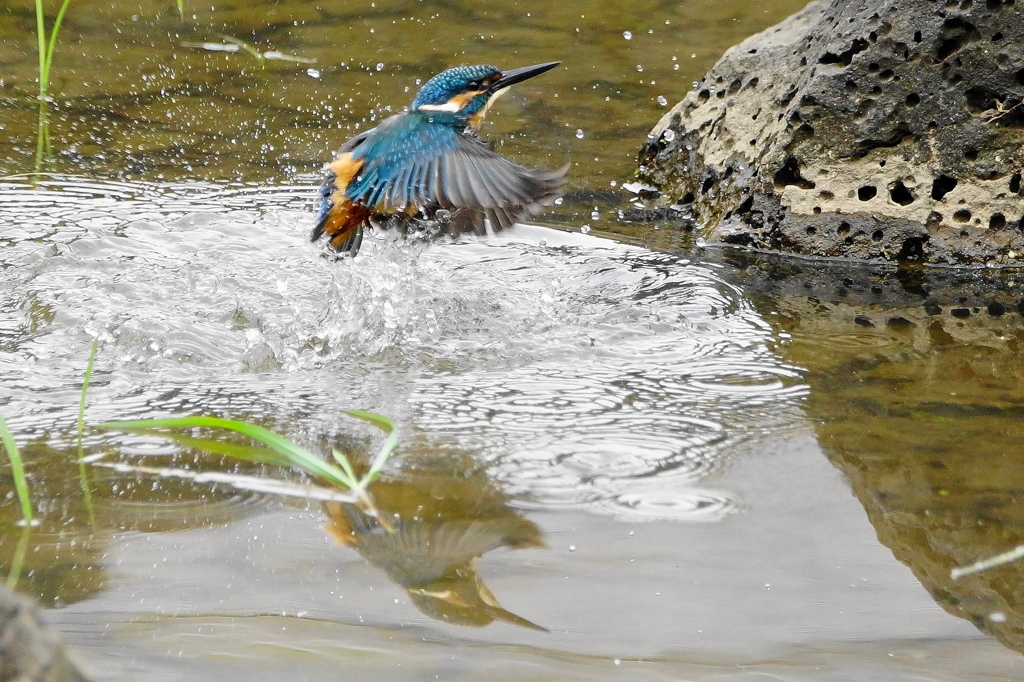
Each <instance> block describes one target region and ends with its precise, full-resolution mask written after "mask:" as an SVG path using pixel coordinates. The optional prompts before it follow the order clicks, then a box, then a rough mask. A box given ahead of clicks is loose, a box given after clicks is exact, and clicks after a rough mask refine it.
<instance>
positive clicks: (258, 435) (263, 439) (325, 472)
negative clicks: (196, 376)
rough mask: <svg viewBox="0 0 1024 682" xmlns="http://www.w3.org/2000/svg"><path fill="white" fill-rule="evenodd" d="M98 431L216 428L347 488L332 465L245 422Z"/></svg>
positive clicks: (123, 425)
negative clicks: (236, 435) (261, 444)
mask: <svg viewBox="0 0 1024 682" xmlns="http://www.w3.org/2000/svg"><path fill="white" fill-rule="evenodd" d="M97 428H101V429H108V430H117V431H137V430H140V429H141V430H149V431H151V430H153V429H191V428H213V429H226V430H228V431H234V432H236V433H240V434H242V435H243V436H248V437H249V438H252V439H253V440H255V441H259V442H260V443H263V444H264V445H266V446H267V447H269V448H271V449H272V450H275V451H276V452H278V453H280V454H281V455H283V456H284V457H286V458H287V459H288V462H289V464H290V465H291V466H293V467H296V468H298V469H301V470H303V471H305V472H306V473H308V474H312V475H314V476H319V477H320V478H323V479H325V480H328V481H331V482H334V483H337V484H339V485H343V486H346V487H347V485H348V483H347V481H346V476H345V473H344V472H343V471H342V470H340V469H338V467H336V466H334V465H333V464H331V463H330V462H327V461H325V460H323V459H321V458H319V457H317V456H316V455H314V454H313V453H311V452H309V451H308V450H305V449H303V448H301V447H299V446H298V445H296V444H295V443H293V442H291V441H290V440H288V439H287V438H285V437H283V436H279V435H277V434H276V433H274V432H273V431H269V430H267V429H265V428H263V427H262V426H256V425H255V424H247V423H246V422H240V421H234V420H231V419H219V418H217V417H178V418H173V419H142V420H138V421H127V422H106V423H103V424H99V425H97Z"/></svg>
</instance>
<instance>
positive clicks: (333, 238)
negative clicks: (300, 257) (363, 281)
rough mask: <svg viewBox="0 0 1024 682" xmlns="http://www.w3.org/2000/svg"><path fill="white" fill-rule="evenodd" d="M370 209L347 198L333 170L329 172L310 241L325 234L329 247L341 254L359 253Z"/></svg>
mask: <svg viewBox="0 0 1024 682" xmlns="http://www.w3.org/2000/svg"><path fill="white" fill-rule="evenodd" d="M368 215H369V212H368V211H367V210H366V207H365V206H363V205H362V204H360V203H355V202H352V201H350V200H348V199H347V198H345V196H344V194H343V193H342V192H339V191H338V188H337V185H336V184H335V177H334V173H330V172H329V173H328V174H327V177H326V178H325V180H324V184H323V186H322V187H321V188H320V213H319V214H318V215H317V219H316V224H315V225H314V226H313V231H312V233H310V236H309V240H310V241H313V242H315V241H317V240H318V239H320V238H321V237H324V236H326V237H327V240H328V244H329V245H330V247H331V248H332V249H333V250H335V251H337V252H338V253H348V254H351V255H353V256H354V255H356V253H357V252H358V251H359V245H360V244H362V241H363V224H364V223H365V222H366V220H367V217H368Z"/></svg>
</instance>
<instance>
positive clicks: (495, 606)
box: [324, 475, 547, 631]
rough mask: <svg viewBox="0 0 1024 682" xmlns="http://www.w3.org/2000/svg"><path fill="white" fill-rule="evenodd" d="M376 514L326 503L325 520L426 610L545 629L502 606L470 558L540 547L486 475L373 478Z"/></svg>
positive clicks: (467, 621) (469, 621) (477, 622)
mask: <svg viewBox="0 0 1024 682" xmlns="http://www.w3.org/2000/svg"><path fill="white" fill-rule="evenodd" d="M373 497H374V501H375V503H376V505H375V506H376V507H377V510H378V511H379V514H380V515H381V517H383V518H387V519H388V522H387V524H386V525H387V526H390V528H388V527H386V526H385V525H384V524H382V523H381V521H380V519H379V518H378V517H375V516H373V515H370V514H368V513H366V512H365V511H364V510H362V509H360V508H359V507H357V506H355V505H352V504H346V503H341V502H328V503H327V504H326V511H327V516H328V522H327V524H326V525H325V526H324V530H326V531H327V533H328V535H330V536H331V537H332V538H333V539H334V540H335V541H336V542H337V543H338V544H340V545H343V546H345V547H351V548H353V549H355V550H356V551H357V552H359V554H361V555H362V556H363V557H364V558H365V559H366V560H367V561H369V562H370V563H371V564H372V565H374V566H375V567H377V568H378V569H380V570H381V571H383V572H384V573H385V574H386V575H387V576H388V578H390V579H391V580H392V581H394V582H395V583H397V584H398V585H400V586H401V587H402V588H403V589H404V590H405V591H406V593H407V594H408V595H409V599H410V600H411V601H412V603H413V604H414V605H415V606H416V608H417V609H419V610H420V611H421V612H422V613H424V614H425V615H427V616H429V617H431V618H433V619H435V620H439V621H442V622H446V623H453V624H457V625H469V626H473V627H483V626H485V625H489V624H490V623H492V622H494V621H502V622H505V623H511V624H513V625H519V626H522V627H526V628H530V629H533V630H541V631H547V630H546V628H543V627H541V626H539V625H537V624H536V623H532V622H530V621H528V620H526V619H525V618H522V617H520V616H517V615H516V614H514V613H511V612H509V611H507V610H505V609H504V608H502V607H501V604H499V603H498V600H497V599H495V597H494V595H493V594H492V593H491V591H490V590H489V589H488V588H487V586H486V585H485V584H484V582H483V580H482V578H481V577H480V575H479V574H478V573H477V570H476V566H475V562H476V559H477V557H480V556H483V555H484V554H486V553H487V552H489V551H491V550H493V549H497V548H498V547H509V548H512V549H525V548H529V547H543V546H544V544H543V541H542V540H541V532H540V529H539V528H538V527H537V526H536V525H535V524H534V523H532V522H531V521H528V520H526V519H524V518H522V517H521V516H520V515H519V514H517V513H516V512H515V511H514V510H513V509H511V508H509V507H508V506H507V504H506V502H507V500H506V498H505V496H504V495H503V494H502V493H501V492H500V491H498V490H496V489H495V488H494V486H493V485H492V484H491V483H490V482H489V481H486V479H483V480H481V478H475V479H474V478H470V479H463V480H458V479H452V478H450V477H446V476H432V475H428V476H422V475H416V476H415V478H414V479H412V480H403V481H401V482H393V481H378V482H377V483H375V484H374V485H373Z"/></svg>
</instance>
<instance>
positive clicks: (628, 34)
mask: <svg viewBox="0 0 1024 682" xmlns="http://www.w3.org/2000/svg"><path fill="white" fill-rule="evenodd" d="M622 37H623V38H625V39H626V40H632V39H633V32H632V31H623V32H622Z"/></svg>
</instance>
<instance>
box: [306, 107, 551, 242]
mask: <svg viewBox="0 0 1024 682" xmlns="http://www.w3.org/2000/svg"><path fill="white" fill-rule="evenodd" d="M567 170H568V166H566V167H563V168H561V169H559V170H556V171H535V170H530V169H528V168H524V167H522V166H519V165H517V164H515V163H512V162H511V161H509V160H508V159H505V158H503V157H501V156H499V155H498V154H496V153H495V152H494V151H492V150H491V148H490V146H489V145H487V144H486V143H484V142H481V141H480V140H478V139H476V138H474V137H470V136H467V135H462V134H460V133H459V132H458V131H457V130H455V129H454V128H451V127H449V126H445V125H437V124H433V123H430V122H428V121H426V120H424V119H423V117H422V115H420V114H416V113H406V114H399V115H397V116H392V117H391V118H388V119H386V120H384V121H382V122H381V123H380V124H379V125H378V126H377V127H376V128H374V129H373V130H369V131H366V132H364V133H361V134H359V135H357V136H356V137H354V138H352V139H351V140H349V141H348V142H346V143H345V144H344V145H343V146H342V147H341V149H339V150H338V155H337V157H336V158H335V160H334V162H332V163H331V164H330V165H329V166H328V172H327V175H326V177H325V182H324V185H323V188H322V189H321V196H322V198H323V199H322V203H321V211H320V217H319V219H318V221H317V226H316V227H315V228H314V230H313V235H312V238H313V239H314V240H315V239H317V238H319V237H320V236H321V235H323V234H327V235H329V236H330V237H331V246H332V247H333V248H335V249H336V250H343V251H351V252H352V253H354V252H355V249H356V248H358V240H359V238H361V236H362V226H363V225H364V224H365V223H366V222H368V218H369V216H370V215H371V214H388V213H401V212H405V213H414V212H415V211H417V210H424V211H427V212H429V211H433V210H436V209H449V210H452V212H453V213H458V214H460V215H459V224H458V225H455V226H454V229H455V231H456V232H464V231H469V230H472V231H475V232H477V233H481V234H482V233H484V231H485V226H486V223H485V220H486V221H489V224H490V227H491V228H492V229H494V230H500V229H504V228H507V227H509V226H511V225H512V224H513V223H515V222H516V220H517V219H518V218H519V217H521V216H523V215H527V214H530V213H533V212H535V211H536V210H538V209H539V208H540V207H541V206H545V205H548V204H550V203H552V202H553V201H554V200H555V199H556V198H557V197H558V196H559V194H560V192H561V188H562V184H563V182H564V180H565V174H566V171H567ZM357 220H358V223H357ZM353 247H354V248H353Z"/></svg>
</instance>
